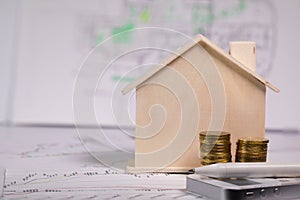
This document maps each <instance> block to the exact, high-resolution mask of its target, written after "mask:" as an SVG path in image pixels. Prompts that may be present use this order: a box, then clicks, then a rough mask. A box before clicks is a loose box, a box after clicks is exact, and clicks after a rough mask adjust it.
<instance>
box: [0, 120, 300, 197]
mask: <svg viewBox="0 0 300 200" xmlns="http://www.w3.org/2000/svg"><path fill="white" fill-rule="evenodd" d="M100 132H102V134H99V133H100ZM104 132H105V133H104ZM133 134H134V130H133V129H125V130H123V131H120V130H118V129H105V130H104V131H103V130H100V129H98V128H80V129H75V128H68V127H30V126H28V127H7V126H0V138H1V139H0V167H3V168H6V180H5V184H6V185H5V186H6V187H7V188H11V189H14V190H18V189H20V188H23V190H24V185H22V184H19V185H18V184H15V185H14V182H17V180H19V179H20V181H21V178H24V176H25V175H26V174H28V173H29V172H33V171H34V173H35V174H36V176H43V174H42V173H41V171H43V173H44V174H45V172H50V171H51V172H55V173H56V174H57V178H58V177H59V176H60V175H61V176H66V173H68V171H70V169H73V171H74V170H76V173H78V174H76V176H77V178H78V179H81V180H87V181H98V179H99V180H106V181H107V180H112V181H110V182H109V184H111V187H112V188H113V187H114V186H115V185H117V184H116V183H117V182H118V180H119V179H123V178H124V176H125V175H126V174H125V173H124V172H122V170H121V171H120V170H118V169H122V168H125V166H126V163H127V160H128V158H130V157H133V155H134V137H132V136H133ZM99 135H100V136H99ZM266 137H267V138H268V139H269V140H270V143H269V147H268V148H269V149H268V161H269V162H276V163H300V146H299V141H300V133H298V132H284V131H282V132H280V133H279V132H267V133H266ZM112 150H113V151H114V150H116V152H118V151H119V152H125V154H118V155H117V156H114V155H115V154H111V153H112ZM100 151H101V152H102V154H101V155H99V154H97V152H98V153H99V152H100ZM123 155H124V156H123ZM122 156H123V157H122ZM112 158H117V159H118V160H119V161H117V160H114V159H112ZM112 163H114V164H112ZM111 164H112V165H113V166H114V167H115V168H113V169H109V167H107V166H105V165H111ZM91 169H92V171H93V173H96V172H97V173H99V174H98V175H99V177H98V179H95V180H91V176H89V178H88V179H86V178H87V177H85V175H86V173H87V172H86V171H87V170H89V171H91ZM108 170H110V171H109V172H110V173H108ZM63 172H64V173H63ZM102 172H103V174H102V175H110V176H101V177H100V174H101V173H102ZM39 173H40V174H39ZM112 175H114V178H111V177H112ZM151 176H153V177H152V179H153V180H152V182H147V180H148V179H149V177H150V175H149V174H147V175H145V177H131V176H130V177H129V176H126V177H127V178H126V179H124V181H125V182H124V184H125V183H126V184H128V183H130V182H132V183H135V184H141V185H143V184H146V183H147V184H146V185H149V184H150V185H151V184H153V185H152V186H153V187H154V186H155V187H157V183H156V182H157V181H158V182H162V181H165V185H166V184H170V185H171V184H173V183H174V182H175V183H176V184H173V186H172V187H173V188H170V187H171V186H169V187H168V188H164V187H162V188H161V190H160V191H158V190H155V191H154V190H153V188H152V189H151V188H150V189H149V188H144V190H146V189H148V190H149V191H151V192H149V193H148V194H145V192H143V194H140V193H139V192H138V191H141V190H140V188H139V187H138V186H135V185H133V186H132V187H133V188H131V189H130V190H129V189H128V188H127V189H126V191H125V190H122V192H120V190H118V191H117V190H110V191H107V190H105V191H104V190H101V191H93V192H91V191H88V192H81V193H80V194H77V195H76V199H81V197H82V199H84V198H86V197H87V196H89V195H94V196H95V195H96V196H97V195H99V194H101V195H102V196H103V195H104V193H105V195H107V198H108V199H110V198H112V199H115V198H116V199H118V198H119V199H123V198H124V197H126V198H129V197H130V195H131V196H132V195H137V196H136V197H135V198H137V197H139V199H143V198H152V197H154V196H155V197H156V196H157V198H158V199H159V198H160V197H162V198H166V197H174V196H175V197H178V198H179V199H191V198H198V199H199V198H202V197H199V196H198V197H197V196H192V195H190V194H186V193H185V190H184V189H185V175H180V176H177V175H174V176H169V177H167V176H165V177H164V176H162V175H155V176H154V175H153V174H151ZM106 177H110V179H105V178H106ZM27 178H29V179H30V177H27ZM48 178H49V177H48ZM51 178H52V179H53V178H55V177H51ZM100 178H101V179H100ZM132 178H133V180H131V179H132ZM138 178H139V179H138ZM52 179H51V180H52ZM78 179H77V180H78ZM40 180H42V178H41V179H40ZM47 180H48V179H47ZM49 180H50V178H49ZM49 180H48V182H47V183H45V182H43V183H41V182H40V184H39V187H44V186H45V187H49V182H50V181H49ZM141 180H142V182H138V181H141ZM149 180H150V179H149ZM154 180H155V181H154ZM0 181H1V180H0ZM8 181H11V183H10V182H8ZM56 181H57V180H56ZM126 181H127V182H126ZM128 181H129V182H128ZM76 182H77V181H76ZM98 182H99V181H98ZM73 183H74V181H73V182H72V181H70V182H69V183H68V184H69V187H71V186H72V187H73V185H72V184H73ZM43 184H44V185H43ZM77 184H78V182H77ZM89 184H95V182H90V183H89ZM105 184H108V183H105ZM105 184H104V185H105ZM154 184H156V185H154ZM31 186H32V185H31ZM77 186H78V185H77ZM77 186H76V187H77ZM74 187H75V186H74ZM87 187H89V185H87ZM118 187H121V186H118ZM134 187H137V188H134ZM113 189H116V188H113ZM166 189H169V190H166ZM124 191H125V193H124ZM76 192H78V191H76ZM103 192H104V193H103ZM116 194H118V195H119V196H115V195H116ZM64 195H65V196H64ZM66 195H67V196H66ZM70 195H71V196H74V195H73V193H72V194H71V193H70V192H68V193H63V192H54V193H51V194H49V193H47V194H45V193H40V192H38V193H34V192H27V193H26V192H25V193H24V192H23V193H18V194H17V193H12V192H9V191H8V189H6V190H4V198H5V199H10V198H14V199H15V198H16V197H18V198H20V199H22V198H30V199H34V197H36V198H37V199H38V198H41V196H43V197H45V196H47V197H48V198H50V197H55V198H56V197H60V196H61V197H62V196H64V197H66V198H69V197H70ZM124 195H125V196H124ZM126 195H127V196H126ZM147 195H148V196H147ZM151 195H152V196H151ZM160 195H161V196H160Z"/></svg>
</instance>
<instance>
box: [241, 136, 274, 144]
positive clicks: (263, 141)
mask: <svg viewBox="0 0 300 200" xmlns="http://www.w3.org/2000/svg"><path fill="white" fill-rule="evenodd" d="M238 142H239V143H241V144H267V143H268V142H269V140H268V139H266V138H260V137H244V138H240V139H238Z"/></svg>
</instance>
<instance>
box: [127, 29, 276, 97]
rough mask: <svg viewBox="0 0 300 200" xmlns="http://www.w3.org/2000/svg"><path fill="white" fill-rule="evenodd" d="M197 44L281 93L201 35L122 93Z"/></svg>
mask: <svg viewBox="0 0 300 200" xmlns="http://www.w3.org/2000/svg"><path fill="white" fill-rule="evenodd" d="M196 44H200V45H202V46H208V47H210V49H211V50H213V51H214V52H215V53H217V54H218V55H219V56H221V57H223V58H225V59H226V60H227V61H228V62H230V63H232V64H234V66H235V67H238V68H239V69H241V70H242V71H244V72H246V73H247V74H248V75H250V76H253V77H254V78H255V79H257V80H258V81H260V82H261V83H263V84H264V85H265V86H266V87H268V88H270V89H271V90H273V91H274V92H279V91H280V90H279V89H278V88H277V87H276V86H274V85H273V84H271V83H270V82H268V81H267V80H266V79H264V78H263V77H262V76H260V75H259V74H257V73H256V72H255V71H253V70H251V69H249V68H248V67H246V66H245V65H243V64H242V63H240V62H239V61H238V60H236V59H235V58H233V57H232V56H231V55H229V54H228V53H227V52H226V51H224V50H223V49H221V48H220V47H218V46H217V45H215V44H214V43H212V42H211V41H210V40H209V39H207V38H206V37H204V36H203V35H201V34H199V35H197V36H196V37H194V38H193V42H191V43H188V44H186V45H185V46H183V47H181V48H179V49H178V50H177V51H176V52H175V53H173V54H172V55H170V56H169V57H167V58H166V59H164V60H163V61H162V62H161V63H160V64H159V65H157V66H154V67H153V69H152V70H150V71H149V72H147V73H145V74H144V75H142V76H140V77H139V78H138V79H136V80H134V81H133V82H131V83H130V84H128V85H127V86H126V87H125V88H124V89H123V90H122V93H123V94H126V93H127V92H129V91H130V90H132V89H133V88H136V87H138V86H139V85H141V84H142V83H144V82H145V81H146V80H148V79H149V78H151V77H152V76H153V75H155V74H156V73H158V72H159V71H160V70H162V69H163V68H164V67H166V66H167V65H168V64H169V63H171V62H172V61H173V60H175V59H176V58H177V57H179V56H181V55H182V54H183V53H185V52H187V51H188V50H189V49H190V48H192V47H193V46H195V45H196Z"/></svg>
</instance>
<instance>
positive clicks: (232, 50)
mask: <svg viewBox="0 0 300 200" xmlns="http://www.w3.org/2000/svg"><path fill="white" fill-rule="evenodd" d="M255 52H256V47H255V42H250V41H241V42H240V41H234V42H229V54H230V55H231V56H232V57H234V58H235V59H236V60H238V61H239V62H240V63H242V64H243V65H245V66H246V67H248V68H250V69H251V70H253V71H255V69H256V53H255Z"/></svg>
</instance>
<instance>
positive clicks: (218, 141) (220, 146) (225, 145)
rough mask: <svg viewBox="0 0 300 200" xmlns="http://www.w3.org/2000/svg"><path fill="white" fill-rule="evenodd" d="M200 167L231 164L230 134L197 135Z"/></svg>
mask: <svg viewBox="0 0 300 200" xmlns="http://www.w3.org/2000/svg"><path fill="white" fill-rule="evenodd" d="M199 139H200V159H201V164H202V165H210V164H214V163H220V162H231V148H230V147H231V143H230V133H227V132H220V131H204V132H201V133H200V135H199Z"/></svg>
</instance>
